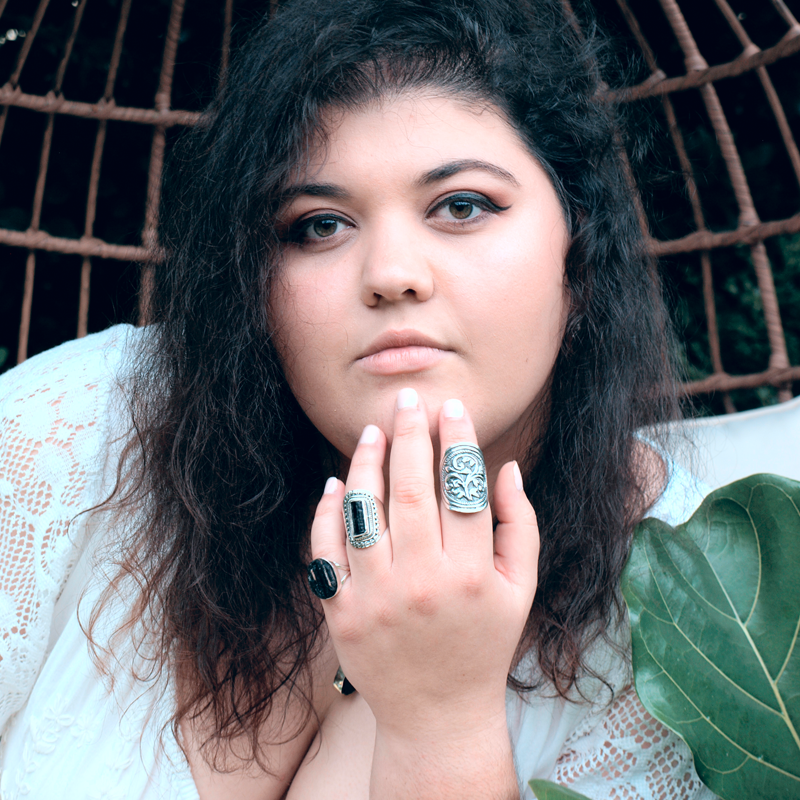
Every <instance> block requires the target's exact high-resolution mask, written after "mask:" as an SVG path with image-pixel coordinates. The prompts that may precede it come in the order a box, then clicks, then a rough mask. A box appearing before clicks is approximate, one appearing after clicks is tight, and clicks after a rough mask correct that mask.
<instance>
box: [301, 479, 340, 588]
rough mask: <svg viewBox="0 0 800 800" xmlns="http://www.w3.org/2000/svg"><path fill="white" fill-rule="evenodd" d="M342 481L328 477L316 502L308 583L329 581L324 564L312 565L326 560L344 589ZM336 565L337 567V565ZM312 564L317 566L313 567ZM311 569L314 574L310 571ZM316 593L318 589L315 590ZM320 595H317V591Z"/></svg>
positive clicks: (327, 571)
mask: <svg viewBox="0 0 800 800" xmlns="http://www.w3.org/2000/svg"><path fill="white" fill-rule="evenodd" d="M343 498H344V484H343V483H342V482H341V481H340V480H337V479H336V478H328V480H327V482H326V483H325V491H324V492H323V494H322V498H321V499H320V501H319V504H318V505H317V511H316V513H315V514H314V521H313V522H312V523H311V559H312V562H311V564H310V565H309V583H311V586H312V590H313V589H314V584H313V582H312V581H314V580H318V581H320V582H324V581H325V580H326V579H327V580H328V581H330V578H331V576H330V571H329V570H326V568H325V567H324V565H319V564H316V565H315V564H314V562H315V561H316V560H317V559H325V560H326V561H328V562H331V563H332V564H333V566H334V571H335V573H336V579H337V580H338V581H339V582H340V583H341V589H344V588H345V585H346V583H349V580H348V581H346V580H345V578H346V577H347V570H348V569H349V566H348V560H347V549H346V547H345V532H344V519H343V518H342V499H343ZM337 564H338V565H339V566H337ZM314 567H316V568H315V569H314ZM312 572H313V574H312ZM315 594H317V592H315ZM317 596H319V594H317Z"/></svg>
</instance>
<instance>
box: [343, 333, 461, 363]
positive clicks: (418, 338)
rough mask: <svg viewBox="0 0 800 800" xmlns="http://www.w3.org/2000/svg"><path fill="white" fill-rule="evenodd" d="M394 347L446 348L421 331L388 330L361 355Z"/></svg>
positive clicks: (365, 355)
mask: <svg viewBox="0 0 800 800" xmlns="http://www.w3.org/2000/svg"><path fill="white" fill-rule="evenodd" d="M393 347H434V348H436V349H437V350H446V349H447V348H446V347H444V346H443V345H442V344H441V343H440V342H437V341H436V340H435V339H432V338H431V337H430V336H426V335H425V334H424V333H420V332H419V331H410V330H406V331H386V332H385V333H382V334H381V335H380V336H379V337H378V338H377V339H375V341H374V342H372V344H371V345H370V346H369V347H368V348H367V349H366V350H365V351H364V352H363V353H362V354H361V355H360V356H359V358H367V357H368V356H371V355H374V354H375V353H380V352H381V350H389V349H390V348H393Z"/></svg>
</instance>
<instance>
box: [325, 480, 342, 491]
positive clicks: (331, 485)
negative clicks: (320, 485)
mask: <svg viewBox="0 0 800 800" xmlns="http://www.w3.org/2000/svg"><path fill="white" fill-rule="evenodd" d="M338 485H339V481H337V480H336V478H328V480H326V481H325V491H324V492H323V494H333V493H334V492H335V491H336V487H337V486H338Z"/></svg>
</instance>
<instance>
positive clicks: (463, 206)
mask: <svg viewBox="0 0 800 800" xmlns="http://www.w3.org/2000/svg"><path fill="white" fill-rule="evenodd" d="M447 208H448V210H449V211H450V213H451V214H452V215H453V216H454V217H455V218H456V219H468V218H469V217H471V216H472V212H473V210H474V209H475V205H474V204H473V203H469V202H467V201H466V200H453V202H452V203H450V204H449V205H448V206H447Z"/></svg>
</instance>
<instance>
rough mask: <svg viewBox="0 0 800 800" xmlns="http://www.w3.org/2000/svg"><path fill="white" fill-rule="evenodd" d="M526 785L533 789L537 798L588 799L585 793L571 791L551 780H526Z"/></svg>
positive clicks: (554, 799) (547, 799) (557, 799)
mask: <svg viewBox="0 0 800 800" xmlns="http://www.w3.org/2000/svg"><path fill="white" fill-rule="evenodd" d="M528 786H530V787H531V789H533V793H534V794H535V795H536V798H537V800H589V798H588V797H586V795H583V794H578V792H573V791H572V789H567V787H566V786H561V785H560V784H558V783H553V782H552V781H539V780H533V781H528Z"/></svg>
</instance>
